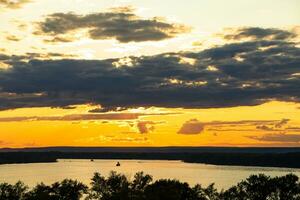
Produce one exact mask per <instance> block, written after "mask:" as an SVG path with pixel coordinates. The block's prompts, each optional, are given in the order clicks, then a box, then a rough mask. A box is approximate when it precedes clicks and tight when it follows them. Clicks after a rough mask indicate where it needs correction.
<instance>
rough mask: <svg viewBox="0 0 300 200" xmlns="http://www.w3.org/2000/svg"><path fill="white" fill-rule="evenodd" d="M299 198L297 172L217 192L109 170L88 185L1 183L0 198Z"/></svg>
mask: <svg viewBox="0 0 300 200" xmlns="http://www.w3.org/2000/svg"><path fill="white" fill-rule="evenodd" d="M79 199H86V200H300V183H299V178H298V177H297V176H296V175H293V174H288V175H286V176H281V177H274V178H271V177H270V176H266V175H263V174H259V175H252V176H250V177H249V178H247V179H246V180H243V181H241V182H239V183H238V184H237V185H236V186H233V187H231V188H229V189H227V190H222V191H221V192H218V191H217V189H216V188H215V187H214V184H211V185H209V186H208V187H202V186H201V185H200V184H197V185H195V186H194V187H190V186H189V184H188V183H184V182H180V181H178V180H170V179H161V180H157V181H155V182H153V181H152V177H151V176H150V175H147V174H144V173H143V172H138V173H136V174H135V176H134V177H133V179H132V180H131V181H129V180H128V179H127V177H126V176H125V175H123V174H118V173H116V172H111V173H110V174H109V176H108V177H107V178H105V177H104V176H101V174H100V173H95V174H94V177H93V178H92V182H91V187H90V188H88V187H87V186H86V185H84V184H82V183H80V182H78V181H76V180H75V181H74V180H70V179H65V180H63V181H61V182H56V183H54V184H52V185H45V184H43V183H40V184H38V185H36V186H35V187H34V188H32V189H31V190H28V187H27V186H25V185H24V184H23V183H22V182H17V183H16V184H14V185H11V184H8V183H2V184H0V200H79Z"/></svg>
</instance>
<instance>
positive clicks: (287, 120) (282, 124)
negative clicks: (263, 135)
mask: <svg viewBox="0 0 300 200" xmlns="http://www.w3.org/2000/svg"><path fill="white" fill-rule="evenodd" d="M289 121H290V120H289V119H282V120H281V121H280V122H278V123H277V124H275V128H281V127H282V126H284V125H286V124H287V123H288V122H289Z"/></svg>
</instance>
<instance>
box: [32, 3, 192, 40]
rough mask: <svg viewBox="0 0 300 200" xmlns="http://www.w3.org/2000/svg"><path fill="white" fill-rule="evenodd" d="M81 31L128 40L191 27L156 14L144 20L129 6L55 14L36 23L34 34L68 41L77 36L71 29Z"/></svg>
mask: <svg viewBox="0 0 300 200" xmlns="http://www.w3.org/2000/svg"><path fill="white" fill-rule="evenodd" d="M82 30H85V31H87V35H88V37H89V38H91V39H94V40H106V39H115V40H117V41H119V42H121V43H128V42H144V41H159V40H164V39H168V38H173V37H175V36H177V35H179V34H182V33H187V32H189V31H190V28H189V27H187V26H185V25H182V24H177V23H169V22H166V20H164V19H162V18H159V17H154V18H151V19H144V18H141V17H139V16H137V15H136V14H135V13H134V9H133V8H131V7H120V8H113V9H110V10H108V11H106V12H98V13H93V14H87V15H78V14H75V13H54V14H52V15H49V16H47V17H46V18H45V20H44V21H42V22H39V23H38V30H37V31H36V32H35V34H38V35H46V36H50V37H48V38H50V39H46V42H70V41H74V40H77V39H79V38H76V37H74V34H73V32H75V31H82Z"/></svg>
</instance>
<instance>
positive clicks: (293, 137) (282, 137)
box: [248, 133, 300, 143]
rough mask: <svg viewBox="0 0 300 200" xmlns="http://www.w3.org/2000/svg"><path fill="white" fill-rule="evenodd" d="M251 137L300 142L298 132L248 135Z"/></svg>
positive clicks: (263, 139) (268, 140)
mask: <svg viewBox="0 0 300 200" xmlns="http://www.w3.org/2000/svg"><path fill="white" fill-rule="evenodd" d="M248 138H250V139H254V140H258V141H265V142H288V143H299V142H300V135H297V134H285V133H279V134H266V135H263V136H248Z"/></svg>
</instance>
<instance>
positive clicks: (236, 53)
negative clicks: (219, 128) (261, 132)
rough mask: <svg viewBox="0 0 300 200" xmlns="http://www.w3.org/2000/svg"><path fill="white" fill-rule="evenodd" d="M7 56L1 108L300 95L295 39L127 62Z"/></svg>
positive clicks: (0, 73)
mask: <svg viewBox="0 0 300 200" xmlns="http://www.w3.org/2000/svg"><path fill="white" fill-rule="evenodd" d="M187 59H188V60H192V61H193V62H184V61H185V60H187ZM3 60H4V61H5V62H9V64H10V65H11V67H10V68H8V69H1V68H0V93H1V94H2V95H0V102H1V103H0V109H9V108H20V107H37V106H49V107H65V106H69V105H75V104H84V103H93V104H101V105H102V107H103V109H104V110H110V109H111V110H116V108H118V107H120V108H128V107H150V106H159V107H184V108H209V107H214V108H216V107H232V106H241V105H258V104H261V103H264V102H268V101H270V100H280V101H293V102H299V100H300V92H299V84H300V76H299V75H297V74H299V73H300V49H299V48H298V47H297V46H296V44H295V43H292V42H288V41H277V40H271V41H270V40H268V41H266V40H262V41H256V40H255V41H248V42H242V43H232V44H226V45H223V46H219V47H213V48H210V49H206V50H203V51H198V52H178V53H164V54H159V55H154V56H141V57H129V58H127V60H128V62H127V63H128V64H127V65H126V64H119V63H122V62H119V61H120V60H119V59H106V60H71V59H69V60H67V59H64V60H37V59H31V60H30V61H28V62H27V61H23V60H22V59H20V58H18V57H17V56H11V57H10V56H8V55H3V54H2V55H0V61H2V62H3ZM121 60H122V59H121ZM212 69H213V70H212Z"/></svg>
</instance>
